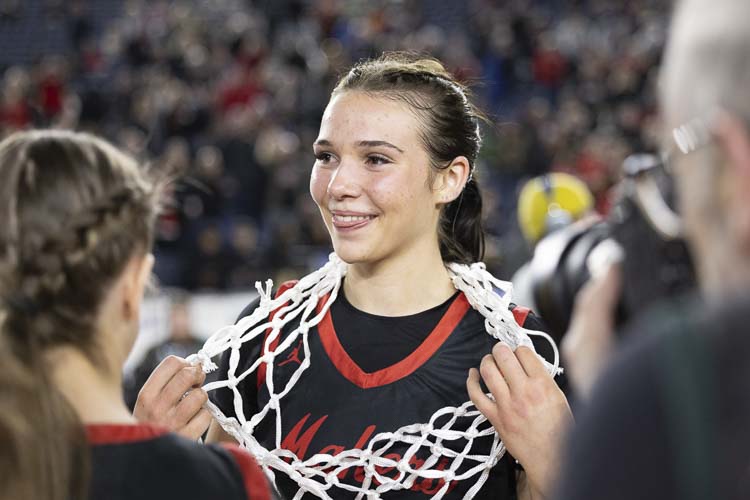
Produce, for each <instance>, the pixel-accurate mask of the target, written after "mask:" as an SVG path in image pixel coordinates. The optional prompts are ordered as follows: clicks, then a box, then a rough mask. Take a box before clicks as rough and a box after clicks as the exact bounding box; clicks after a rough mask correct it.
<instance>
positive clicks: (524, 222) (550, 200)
mask: <svg viewBox="0 0 750 500" xmlns="http://www.w3.org/2000/svg"><path fill="white" fill-rule="evenodd" d="M593 206H594V197H593V196H592V195H591V192H590V191H589V189H588V187H586V184H584V182H583V181H581V180H580V179H578V178H577V177H574V176H572V175H570V174H565V173H562V172H555V173H551V174H547V175H543V176H541V177H534V178H533V179H531V180H529V181H527V182H526V184H524V186H523V188H522V189H521V193H520V194H519V196H518V224H519V225H520V227H521V232H522V233H523V236H524V238H526V241H528V242H529V243H531V244H532V245H534V244H536V242H537V241H539V240H540V239H541V238H542V237H544V236H545V235H547V234H549V233H551V232H552V231H554V230H556V229H560V228H561V227H565V226H566V225H568V224H570V223H572V222H575V221H576V220H578V219H580V218H581V217H583V216H584V215H586V214H588V213H589V212H590V211H591V210H592V209H593Z"/></svg>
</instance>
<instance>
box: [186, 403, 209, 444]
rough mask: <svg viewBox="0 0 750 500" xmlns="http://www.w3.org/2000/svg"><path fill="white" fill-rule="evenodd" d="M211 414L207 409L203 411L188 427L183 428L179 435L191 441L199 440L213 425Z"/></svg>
mask: <svg viewBox="0 0 750 500" xmlns="http://www.w3.org/2000/svg"><path fill="white" fill-rule="evenodd" d="M212 419H213V417H211V413H209V411H208V410H207V409H205V408H203V409H201V411H199V412H198V413H197V414H196V415H195V416H194V417H193V418H192V420H190V422H188V424H187V425H185V426H184V427H182V428H181V429H180V430H179V431H178V433H179V434H180V435H182V436H185V437H188V438H190V439H198V438H199V437H201V436H202V435H203V433H204V432H206V430H207V429H208V426H209V425H211V420H212Z"/></svg>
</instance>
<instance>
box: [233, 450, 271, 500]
mask: <svg viewBox="0 0 750 500" xmlns="http://www.w3.org/2000/svg"><path fill="white" fill-rule="evenodd" d="M222 446H223V447H224V448H225V449H226V450H227V451H228V452H229V453H231V454H232V457H234V461H235V462H237V465H238V466H239V468H240V472H242V479H243V481H244V483H245V492H246V493H247V499H248V500H271V492H270V491H269V486H268V481H267V480H266V475H265V474H263V471H262V470H261V468H260V466H259V465H258V463H257V462H256V461H255V459H254V458H253V457H251V456H250V454H249V453H247V452H246V451H245V450H242V449H240V447H239V446H237V445H236V444H231V443H222Z"/></svg>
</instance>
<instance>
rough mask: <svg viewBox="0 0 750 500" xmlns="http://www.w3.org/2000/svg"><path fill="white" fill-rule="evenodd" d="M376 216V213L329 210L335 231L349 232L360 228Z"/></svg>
mask: <svg viewBox="0 0 750 500" xmlns="http://www.w3.org/2000/svg"><path fill="white" fill-rule="evenodd" d="M376 217H377V215H371V214H362V213H356V212H340V211H336V212H331V221H332V222H333V227H334V228H336V230H337V231H341V232H350V231H356V230H357V229H361V228H363V227H365V226H367V225H368V224H369V223H370V222H371V221H373V220H374V219H375V218H376Z"/></svg>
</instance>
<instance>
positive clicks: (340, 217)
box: [333, 215, 372, 222]
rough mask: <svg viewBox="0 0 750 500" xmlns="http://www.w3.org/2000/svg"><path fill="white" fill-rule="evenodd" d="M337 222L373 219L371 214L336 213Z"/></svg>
mask: <svg viewBox="0 0 750 500" xmlns="http://www.w3.org/2000/svg"><path fill="white" fill-rule="evenodd" d="M333 218H334V219H335V220H336V222H361V221H364V220H368V219H371V218H372V217H371V216H369V215H334V216H333Z"/></svg>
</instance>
